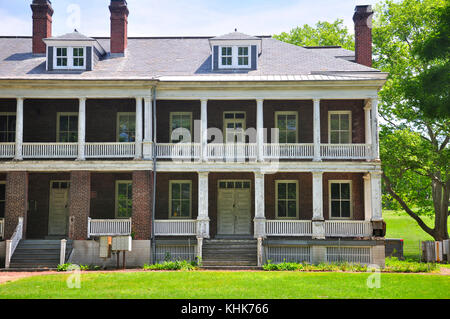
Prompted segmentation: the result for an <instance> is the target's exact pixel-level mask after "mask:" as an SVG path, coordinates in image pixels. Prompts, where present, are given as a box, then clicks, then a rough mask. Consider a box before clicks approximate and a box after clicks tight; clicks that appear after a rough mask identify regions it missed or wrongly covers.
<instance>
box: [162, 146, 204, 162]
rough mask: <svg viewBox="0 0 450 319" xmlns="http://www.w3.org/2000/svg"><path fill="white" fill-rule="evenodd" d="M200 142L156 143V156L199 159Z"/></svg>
mask: <svg viewBox="0 0 450 319" xmlns="http://www.w3.org/2000/svg"><path fill="white" fill-rule="evenodd" d="M200 150H201V144H200V143H158V144H156V157H157V158H160V159H190V158H193V159H199V158H200Z"/></svg>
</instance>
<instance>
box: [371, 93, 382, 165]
mask: <svg viewBox="0 0 450 319" xmlns="http://www.w3.org/2000/svg"><path fill="white" fill-rule="evenodd" d="M371 104H372V138H371V139H372V158H373V159H375V160H379V159H380V145H379V136H378V98H373V99H371Z"/></svg>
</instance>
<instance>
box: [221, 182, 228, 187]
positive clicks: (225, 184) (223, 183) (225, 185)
mask: <svg viewBox="0 0 450 319" xmlns="http://www.w3.org/2000/svg"><path fill="white" fill-rule="evenodd" d="M219 187H220V188H227V183H225V182H220V183H219Z"/></svg>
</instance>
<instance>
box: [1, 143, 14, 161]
mask: <svg viewBox="0 0 450 319" xmlns="http://www.w3.org/2000/svg"><path fill="white" fill-rule="evenodd" d="M15 151H16V144H15V143H0V158H13V157H14V155H15Z"/></svg>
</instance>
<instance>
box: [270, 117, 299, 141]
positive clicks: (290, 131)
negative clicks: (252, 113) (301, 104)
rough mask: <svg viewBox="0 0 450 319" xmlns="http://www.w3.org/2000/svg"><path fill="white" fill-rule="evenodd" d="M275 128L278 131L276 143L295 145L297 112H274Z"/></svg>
mask: <svg viewBox="0 0 450 319" xmlns="http://www.w3.org/2000/svg"><path fill="white" fill-rule="evenodd" d="M275 128H277V129H278V143H280V144H287V143H297V137H298V133H297V130H298V121H297V112H275Z"/></svg>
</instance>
